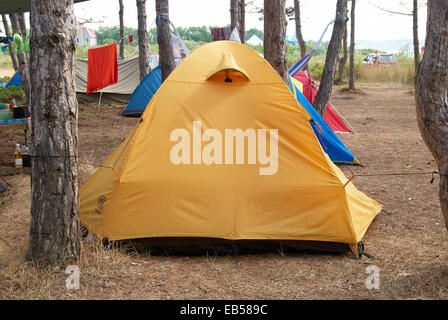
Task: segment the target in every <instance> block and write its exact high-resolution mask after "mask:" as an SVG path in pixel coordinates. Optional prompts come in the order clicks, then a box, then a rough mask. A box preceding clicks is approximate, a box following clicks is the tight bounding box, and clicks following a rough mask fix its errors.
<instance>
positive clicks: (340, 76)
mask: <svg viewBox="0 0 448 320" xmlns="http://www.w3.org/2000/svg"><path fill="white" fill-rule="evenodd" d="M347 31H348V30H347V22H346V23H345V25H344V37H343V38H342V50H343V54H342V57H341V58H340V59H339V68H338V71H339V73H338V82H342V81H344V72H345V65H346V64H347V59H348V52H347V36H348V32H347Z"/></svg>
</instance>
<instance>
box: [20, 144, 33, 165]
mask: <svg viewBox="0 0 448 320" xmlns="http://www.w3.org/2000/svg"><path fill="white" fill-rule="evenodd" d="M21 153H22V165H23V167H31V157H30V149H29V148H28V146H27V145H26V143H25V142H24V143H22V148H21Z"/></svg>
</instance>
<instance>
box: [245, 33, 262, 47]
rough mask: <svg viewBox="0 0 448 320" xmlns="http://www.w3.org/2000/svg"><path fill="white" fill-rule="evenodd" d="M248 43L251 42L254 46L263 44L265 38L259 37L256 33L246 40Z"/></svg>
mask: <svg viewBox="0 0 448 320" xmlns="http://www.w3.org/2000/svg"><path fill="white" fill-rule="evenodd" d="M246 43H247V44H250V45H252V46H261V45H263V40H261V39H260V38H258V37H257V35H256V34H254V35H252V37H250V39H249V40H247V41H246Z"/></svg>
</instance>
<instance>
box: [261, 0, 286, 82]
mask: <svg viewBox="0 0 448 320" xmlns="http://www.w3.org/2000/svg"><path fill="white" fill-rule="evenodd" d="M264 58H265V59H266V60H267V61H269V63H270V64H271V66H272V67H273V68H274V69H275V71H277V73H278V74H279V75H280V77H281V78H282V79H283V81H284V82H285V83H288V65H287V57H286V16H285V0H264Z"/></svg>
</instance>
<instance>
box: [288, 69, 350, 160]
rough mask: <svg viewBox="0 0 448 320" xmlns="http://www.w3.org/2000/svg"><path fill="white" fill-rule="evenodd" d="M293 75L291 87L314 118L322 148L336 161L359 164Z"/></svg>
mask: <svg viewBox="0 0 448 320" xmlns="http://www.w3.org/2000/svg"><path fill="white" fill-rule="evenodd" d="M297 82H298V81H297V80H295V79H294V78H292V77H289V86H290V87H289V88H290V90H291V92H292V93H293V94H294V96H295V97H296V99H297V101H298V102H299V103H300V105H301V106H302V107H303V108H304V109H305V110H306V112H307V113H308V114H309V115H310V117H311V118H312V119H311V120H310V124H311V127H312V128H313V131H314V133H315V134H316V137H317V138H318V140H319V142H320V144H321V146H322V148H323V149H324V151H325V152H326V153H327V154H328V156H329V157H330V159H331V160H332V161H333V162H336V163H347V164H359V161H358V160H357V159H356V158H355V157H354V156H353V154H352V153H351V152H350V150H349V149H348V148H347V147H346V146H345V145H344V143H342V141H341V140H340V139H339V138H338V136H337V135H336V134H335V133H334V131H333V130H332V129H331V128H330V126H329V125H328V124H327V123H326V122H325V121H324V120H323V119H322V117H321V115H320V114H319V112H317V111H316V109H314V107H313V106H312V105H311V103H310V102H309V101H308V100H307V99H306V98H305V96H304V95H303V94H302V92H301V90H300V88H299V87H298V86H299V85H300V83H298V84H295V83H297Z"/></svg>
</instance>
